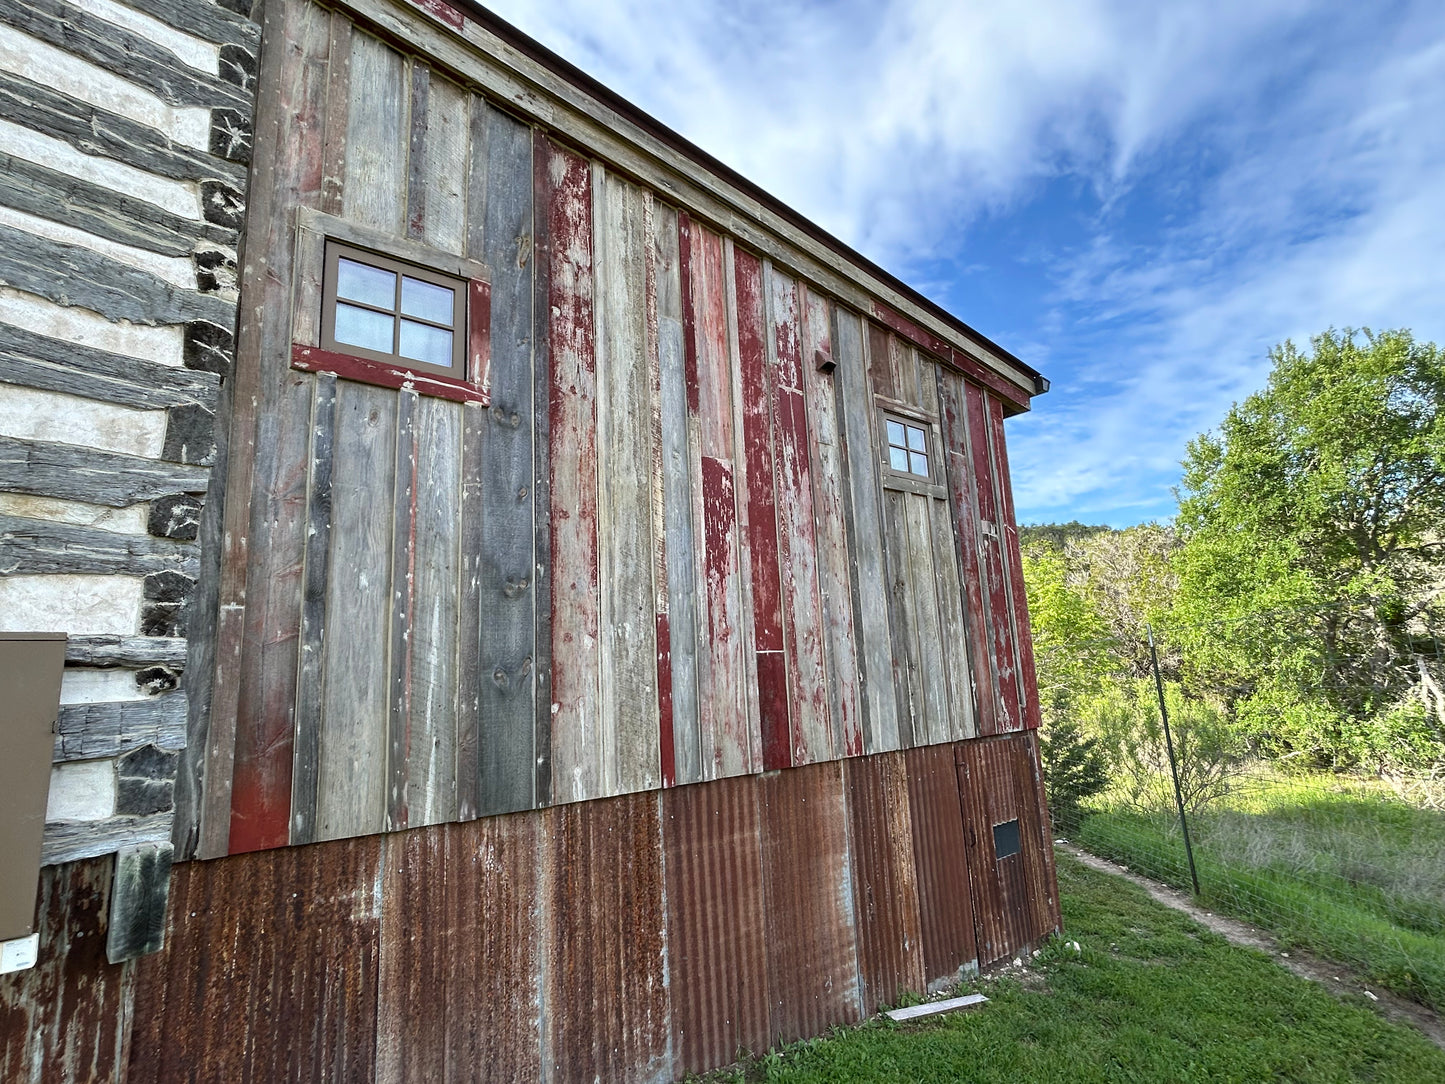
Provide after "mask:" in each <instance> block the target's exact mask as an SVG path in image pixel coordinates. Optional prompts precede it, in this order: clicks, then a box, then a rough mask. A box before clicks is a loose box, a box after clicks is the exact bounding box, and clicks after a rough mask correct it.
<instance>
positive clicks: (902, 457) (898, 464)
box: [888, 448, 908, 471]
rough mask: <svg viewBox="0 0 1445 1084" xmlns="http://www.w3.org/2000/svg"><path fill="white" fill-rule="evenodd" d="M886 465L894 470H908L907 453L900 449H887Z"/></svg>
mask: <svg viewBox="0 0 1445 1084" xmlns="http://www.w3.org/2000/svg"><path fill="white" fill-rule="evenodd" d="M888 465H889V466H890V467H892V468H893V469H894V470H901V471H906V470H908V453H907V452H905V451H904V450H903V449H902V448H889V449H888Z"/></svg>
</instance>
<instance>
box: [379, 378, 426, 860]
mask: <svg viewBox="0 0 1445 1084" xmlns="http://www.w3.org/2000/svg"><path fill="white" fill-rule="evenodd" d="M418 398H419V396H418V395H417V394H416V392H415V391H411V390H408V389H403V390H402V392H401V393H400V394H399V395H398V396H397V397H396V444H395V446H394V447H395V457H396V458H395V462H394V466H393V468H392V471H393V473H392V478H393V479H394V483H393V485H394V489H393V494H394V496H393V504H392V509H391V516H390V517H389V518H390V521H391V523H390V526H391V578H390V581H389V591H388V599H389V602H390V611H391V619H390V634H389V635H390V639H391V642H390V648H389V650H388V651H387V664H388V667H389V684H390V687H391V692H390V695H389V697H388V709H389V710H388V717H387V730H386V830H387V831H388V832H395V831H399V830H401V829H403V828H408V827H410V820H409V811H408V809H407V775H408V771H407V755H408V753H409V752H410V751H411V678H412V652H413V650H414V644H413V641H412V609H413V606H414V603H415V599H416V595H415V588H416V490H417V477H416V475H417V450H416V413H417V400H418Z"/></svg>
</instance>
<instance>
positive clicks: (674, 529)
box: [652, 205, 703, 783]
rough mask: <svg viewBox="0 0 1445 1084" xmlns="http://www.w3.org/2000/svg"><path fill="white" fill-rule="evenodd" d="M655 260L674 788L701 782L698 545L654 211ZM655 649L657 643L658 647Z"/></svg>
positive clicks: (677, 294) (680, 382) (666, 223)
mask: <svg viewBox="0 0 1445 1084" xmlns="http://www.w3.org/2000/svg"><path fill="white" fill-rule="evenodd" d="M652 240H653V247H654V251H655V252H656V259H657V340H658V343H657V346H658V368H659V371H660V373H659V375H660V386H659V409H660V410H661V413H662V419H661V420H662V477H663V501H662V507H663V514H664V517H665V529H666V537H667V589H668V635H669V638H670V645H669V647H670V650H671V653H672V735H673V755H674V770H675V772H676V782H678V783H696V782H698V781H700V780H701V779H702V778H703V772H702V744H701V740H702V739H701V734H700V733H699V729H698V727H699V715H698V678H697V654H698V612H697V610H698V607H697V603H698V599H697V593H698V592H697V566H696V547H697V539H696V535H695V533H694V528H693V518H692V507H693V494H692V485H693V479H692V469H691V456H690V455H689V452H688V413H687V372H686V358H685V356H684V355H685V351H684V341H683V312H682V288H683V284H682V278H681V274H680V270H681V264H680V261H679V256H678V234H677V212H676V211H673V210H672V209H671V208H668V207H664V206H662V205H658V207H657V210H656V212H655V213H654V217H653V239H652ZM659 647H661V645H659Z"/></svg>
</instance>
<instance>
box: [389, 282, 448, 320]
mask: <svg viewBox="0 0 1445 1084" xmlns="http://www.w3.org/2000/svg"><path fill="white" fill-rule="evenodd" d="M455 297H456V291H455V290H452V289H449V288H448V287H446V286H438V285H437V284H436V283H434V282H423V281H422V280H421V279H414V278H411V277H409V276H407V275H403V276H402V277H401V311H402V314H403V315H405V316H415V317H418V318H420V319H422V320H430V321H431V322H432V323H434V324H446V325H447V326H448V327H451V326H452V325H453V324H454V323H455V322H456V321H455V319H454V318H453V316H452V312H453V305H454V298H455Z"/></svg>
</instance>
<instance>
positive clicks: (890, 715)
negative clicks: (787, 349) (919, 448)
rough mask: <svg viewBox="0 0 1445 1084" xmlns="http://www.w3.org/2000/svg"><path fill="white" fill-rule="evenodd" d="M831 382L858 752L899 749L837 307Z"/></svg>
mask: <svg viewBox="0 0 1445 1084" xmlns="http://www.w3.org/2000/svg"><path fill="white" fill-rule="evenodd" d="M833 357H834V359H835V360H836V362H837V366H838V367H837V368H836V369H835V370H834V374H833V375H834V381H835V387H836V392H837V410H838V416H839V418H840V419H841V421H842V424H841V427H840V428H841V436H842V440H843V457H842V462H843V466H844V485H843V494H844V502H843V503H844V513H845V517H846V519H847V523H848V551H849V555H850V558H851V561H852V565H853V578H854V581H853V614H854V617H855V620H856V622H857V628H858V640H857V644H858V662H859V669H860V671H861V679H862V680H861V688H862V691H863V704H864V716H863V727H864V747H865V749H866V751H867V752H869V753H880V752H884V751H886V750H889V749H897V748H899V743H898V726H899V722H898V709H897V703H896V701H895V699H894V695H893V688H892V681H893V663H892V645H891V644H890V643H889V633H888V597H887V593H886V586H885V583H886V575H887V573H886V570H885V568H884V558H883V533H882V523H881V520H880V516H879V497H878V480H877V476H878V469H877V466H876V463H877V455H876V452H875V445H874V437H873V430H872V419H873V406H872V404H873V396H872V395H871V394H870V392H869V389H868V370H867V366H868V360H867V357H866V354H865V349H864V336H863V321H862V320H860V319H859V317H858V316H857V314H856V313H853V312H850V311H848V310H847V309H844V308H843V307H842V306H841V305H835V306H834V307H833Z"/></svg>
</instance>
